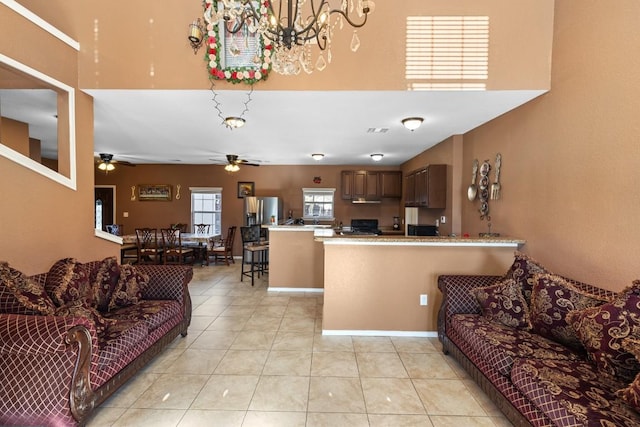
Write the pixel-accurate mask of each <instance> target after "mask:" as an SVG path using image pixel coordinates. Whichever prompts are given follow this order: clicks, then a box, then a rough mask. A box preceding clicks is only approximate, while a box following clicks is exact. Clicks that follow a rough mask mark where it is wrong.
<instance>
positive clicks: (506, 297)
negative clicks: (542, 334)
mask: <svg viewBox="0 0 640 427" xmlns="http://www.w3.org/2000/svg"><path fill="white" fill-rule="evenodd" d="M471 293H472V294H473V295H475V297H476V298H477V300H478V302H479V303H480V307H481V308H482V314H483V316H484V317H486V318H487V319H489V320H492V321H497V322H500V323H502V324H504V325H506V326H510V327H512V328H517V329H531V322H530V321H529V308H528V307H527V302H526V301H525V300H524V297H523V296H522V291H521V288H520V285H519V284H518V283H516V282H515V281H514V280H512V279H507V280H502V281H499V282H497V283H496V284H494V285H491V286H487V287H484V288H475V289H472V290H471Z"/></svg>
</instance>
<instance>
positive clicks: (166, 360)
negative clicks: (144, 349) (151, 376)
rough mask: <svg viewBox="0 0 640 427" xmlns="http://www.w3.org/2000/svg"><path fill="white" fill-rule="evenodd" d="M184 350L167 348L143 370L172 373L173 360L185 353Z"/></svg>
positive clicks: (146, 371)
mask: <svg viewBox="0 0 640 427" xmlns="http://www.w3.org/2000/svg"><path fill="white" fill-rule="evenodd" d="M194 342H195V341H194ZM184 351H185V349H184V348H178V347H176V348H167V349H166V350H164V351H163V352H162V353H160V354H159V355H158V356H157V357H156V358H155V359H153V360H152V361H151V362H150V363H149V364H148V365H147V366H145V367H144V369H143V372H145V373H156V374H163V373H170V372H171V365H173V362H175V361H176V360H177V359H178V357H180V355H181V354H182V353H184Z"/></svg>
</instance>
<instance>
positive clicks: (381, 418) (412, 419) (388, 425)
mask: <svg viewBox="0 0 640 427" xmlns="http://www.w3.org/2000/svg"><path fill="white" fill-rule="evenodd" d="M369 424H370V426H371V427H433V424H431V421H430V420H429V416H428V415H377V414H369ZM458 427H466V425H465V424H464V423H462V424H460V425H459V426H458Z"/></svg>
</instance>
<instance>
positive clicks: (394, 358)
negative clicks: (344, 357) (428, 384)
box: [356, 353, 409, 378]
mask: <svg viewBox="0 0 640 427" xmlns="http://www.w3.org/2000/svg"><path fill="white" fill-rule="evenodd" d="M356 360H357V362H358V371H359V372H360V377H368V378H408V377H409V375H408V374H407V371H406V370H405V369H404V365H403V364H402V361H401V360H400V357H399V356H398V354H397V353H356Z"/></svg>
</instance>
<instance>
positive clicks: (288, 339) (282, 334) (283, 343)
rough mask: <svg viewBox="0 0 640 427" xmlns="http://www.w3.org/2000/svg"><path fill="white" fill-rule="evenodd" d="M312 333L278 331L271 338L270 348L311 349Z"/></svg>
mask: <svg viewBox="0 0 640 427" xmlns="http://www.w3.org/2000/svg"><path fill="white" fill-rule="evenodd" d="M312 349H313V333H311V332H286V331H279V332H278V333H277V334H276V338H275V339H274V340H273V345H272V346H271V350H292V351H311V350H312Z"/></svg>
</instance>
